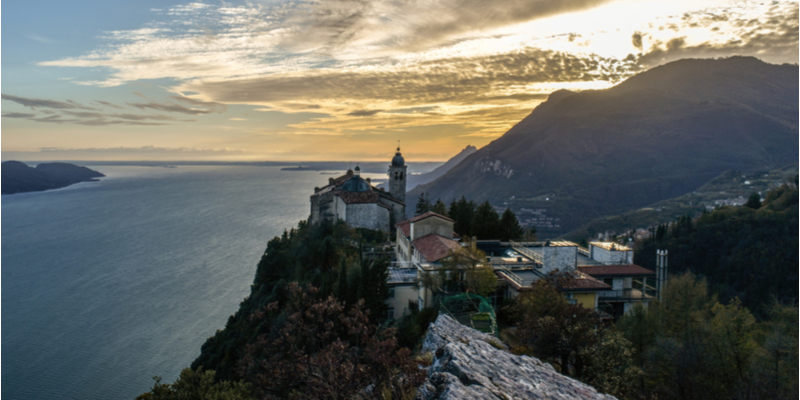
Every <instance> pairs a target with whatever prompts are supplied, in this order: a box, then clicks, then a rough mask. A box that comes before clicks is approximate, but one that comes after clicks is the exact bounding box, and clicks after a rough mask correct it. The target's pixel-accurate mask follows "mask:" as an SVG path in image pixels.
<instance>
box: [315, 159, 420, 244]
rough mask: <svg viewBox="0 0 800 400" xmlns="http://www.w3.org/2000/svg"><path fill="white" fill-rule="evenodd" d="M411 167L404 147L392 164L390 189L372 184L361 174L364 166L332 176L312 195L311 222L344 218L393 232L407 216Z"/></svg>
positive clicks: (355, 224)
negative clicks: (408, 174) (398, 223)
mask: <svg viewBox="0 0 800 400" xmlns="http://www.w3.org/2000/svg"><path fill="white" fill-rule="evenodd" d="M406 177H407V167H406V163H405V160H404V159H403V155H402V154H400V147H397V152H396V153H395V155H394V158H392V164H391V165H389V182H388V183H389V191H388V192H386V191H385V190H383V189H378V188H377V187H375V186H372V183H371V182H370V179H369V178H367V179H364V178H362V177H361V168H360V167H358V166H356V168H355V170H347V173H346V174H344V175H342V176H340V177H338V178H330V179H329V180H328V184H327V185H326V186H324V187H321V188H320V187H316V188H314V194H312V195H311V217H310V220H309V221H310V223H312V224H315V223H319V222H320V221H322V220H326V219H328V220H332V221H336V220H339V219H341V220H342V221H345V222H346V223H347V225H349V226H351V227H353V228H367V229H373V230H382V231H384V232H391V231H392V230H393V229H394V228H395V225H396V224H397V222H400V221H404V220H405V219H406V204H405V201H406Z"/></svg>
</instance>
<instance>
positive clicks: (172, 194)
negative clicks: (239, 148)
mask: <svg viewBox="0 0 800 400" xmlns="http://www.w3.org/2000/svg"><path fill="white" fill-rule="evenodd" d="M92 168H93V169H96V170H98V171H100V172H102V173H104V174H106V175H107V177H106V178H102V180H101V181H100V182H87V183H80V184H77V185H73V186H70V187H68V188H64V189H59V190H54V191H47V192H38V193H25V194H16V195H11V196H3V197H2V398H3V399H5V400H14V399H23V400H24V399H133V398H134V397H135V396H137V395H139V394H141V393H143V392H146V391H147V390H149V388H150V387H151V386H152V384H153V380H152V377H153V376H154V375H159V376H161V377H163V378H164V380H163V382H172V381H174V380H175V379H176V378H177V376H178V374H179V373H180V371H181V370H182V369H183V368H185V367H188V366H189V364H190V363H191V362H192V361H193V360H194V359H195V358H196V357H197V356H198V355H199V354H200V346H201V345H202V344H203V342H205V340H206V339H207V338H208V337H209V336H211V335H213V334H214V332H215V331H216V330H217V329H222V328H223V327H224V326H225V322H226V321H227V319H228V316H230V315H231V314H233V313H234V312H235V311H236V310H237V308H238V305H239V302H240V301H241V300H242V299H243V298H244V297H245V296H246V295H247V294H248V293H249V286H250V284H251V283H252V280H253V276H254V274H255V269H256V264H257V263H258V260H259V258H260V257H261V254H262V253H263V251H264V249H265V248H266V244H267V241H268V240H269V239H271V238H272V237H274V236H276V235H279V234H280V233H281V232H282V231H283V230H284V229H288V228H291V227H292V226H295V225H296V224H297V221H298V220H301V219H305V218H307V217H308V214H309V201H308V196H309V195H310V194H311V193H312V192H313V188H314V186H323V185H325V184H326V183H327V179H328V177H329V176H331V175H324V174H320V173H319V172H315V171H291V172H288V171H283V172H282V171H280V168H279V167H248V166H230V167H228V166H225V167H223V166H181V167H179V168H156V167H130V166H126V167H121V166H98V167H92Z"/></svg>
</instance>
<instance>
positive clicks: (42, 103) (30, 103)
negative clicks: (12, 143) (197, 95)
mask: <svg viewBox="0 0 800 400" xmlns="http://www.w3.org/2000/svg"><path fill="white" fill-rule="evenodd" d="M2 99H3V100H10V101H13V102H15V103H17V104H21V105H23V106H25V107H30V108H33V109H35V108H37V107H45V108H56V109H83V110H94V108H91V107H86V106H83V105H81V104H79V103H77V102H74V101H72V100H68V101H66V102H63V101H56V100H44V99H29V98H25V97H19V96H12V95H8V94H3V95H2Z"/></svg>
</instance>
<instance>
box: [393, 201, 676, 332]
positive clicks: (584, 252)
mask: <svg viewBox="0 0 800 400" xmlns="http://www.w3.org/2000/svg"><path fill="white" fill-rule="evenodd" d="M453 224H454V222H453V220H452V219H450V218H447V217H445V216H442V215H439V214H436V213H433V212H428V213H425V214H422V215H419V216H416V217H414V218H411V219H409V220H407V221H403V222H401V223H398V224H397V229H396V232H397V239H396V246H395V256H396V260H397V261H396V262H394V263H393V264H392V265H393V268H392V270H393V271H401V270H402V276H403V280H399V279H395V278H390V282H389V284H390V287H392V288H394V289H393V290H394V293H395V297H394V298H391V299H389V301H388V304H389V307H390V308H391V309H392V310H394V311H395V313H394V314H395V317H399V316H401V315H403V314H405V313H408V312H410V309H411V308H409V304H412V307H413V303H414V301H411V302H409V299H410V298H412V297H413V296H412V294H411V291H414V290H416V291H417V292H418V293H417V298H416V306H417V307H419V308H420V309H421V308H424V307H426V306H427V307H432V306H434V304H431V302H432V299H433V297H434V296H433V293H432V291H431V290H430V288H426V287H425V285H424V284H423V283H421V282H420V277H421V276H422V275H423V274H425V273H426V272H430V271H436V270H437V269H439V268H442V266H443V264H442V262H443V261H444V260H445V259H446V258H447V257H448V256H450V255H452V254H453V252H455V251H457V250H459V249H461V248H462V246H463V245H466V243H461V242H460V240H459V237H458V235H457V234H456V233H454V232H453ZM472 244H473V245H474V246H476V247H477V248H478V249H480V250H482V251H483V252H484V253H485V254H486V260H485V261H484V262H483V263H482V264H483V265H485V266H491V268H492V270H493V271H494V273H495V275H496V276H497V277H498V281H499V284H498V288H497V290H496V291H495V293H494V294H493V295H492V296H491V302H492V303H493V305H495V306H497V305H498V304H500V302H502V300H503V299H504V298H510V297H515V296H517V295H519V294H520V293H521V292H524V291H527V290H531V284H532V283H533V282H535V281H537V280H539V279H543V278H546V277H548V276H550V275H551V274H556V275H558V276H559V280H558V282H559V287H560V289H561V292H562V293H563V294H564V297H565V298H566V299H567V300H568V301H569V302H570V303H572V304H580V305H581V306H583V307H586V308H592V309H596V310H598V311H599V312H601V313H602V314H603V315H605V316H606V317H614V318H616V317H619V316H621V315H622V314H623V313H625V312H627V311H629V310H630V309H631V307H632V305H633V304H634V303H637V302H641V303H645V304H646V303H649V302H651V301H653V300H655V299H656V298H657V294H658V289H657V286H658V282H656V273H655V272H653V271H650V270H648V269H645V268H642V267H640V266H637V265H634V264H633V250H632V249H630V248H629V247H627V246H623V245H620V244H617V243H613V242H592V243H590V244H589V248H584V247H581V246H579V245H577V244H576V243H573V242H569V241H544V242H513V241H510V242H500V241H498V240H482V241H475V242H473V243H472ZM482 261H483V260H482ZM415 272H416V277H415V283H416V284H415V285H410V284H409V282H408V279H411V277H412V276H414V273H415ZM392 273H394V274H399V272H390V274H392ZM398 276H399V275H398ZM663 276H664V277H666V273H664V274H663ZM400 291H403V293H404V294H403V295H402V296H397V293H399V292H400ZM399 310H403V313H399Z"/></svg>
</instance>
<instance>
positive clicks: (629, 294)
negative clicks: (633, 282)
mask: <svg viewBox="0 0 800 400" xmlns="http://www.w3.org/2000/svg"><path fill="white" fill-rule="evenodd" d="M597 295H598V296H599V297H600V299H599V300H601V301H650V300H654V299H655V297H653V296H650V295H648V294H645V293H642V291H641V290H638V289H618V290H604V291H600V292H597Z"/></svg>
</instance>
